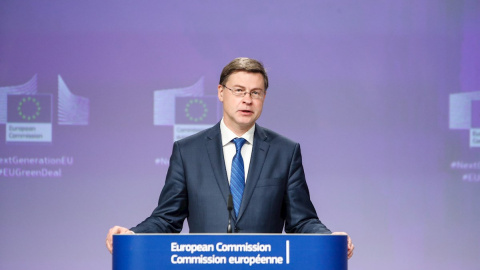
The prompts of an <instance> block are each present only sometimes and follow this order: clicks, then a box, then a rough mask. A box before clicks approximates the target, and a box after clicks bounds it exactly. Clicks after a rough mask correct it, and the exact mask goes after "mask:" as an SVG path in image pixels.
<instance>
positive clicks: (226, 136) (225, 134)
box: [220, 118, 255, 146]
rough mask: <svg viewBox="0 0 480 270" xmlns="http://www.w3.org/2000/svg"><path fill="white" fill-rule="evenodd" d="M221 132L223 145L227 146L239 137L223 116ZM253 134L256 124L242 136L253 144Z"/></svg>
mask: <svg viewBox="0 0 480 270" xmlns="http://www.w3.org/2000/svg"><path fill="white" fill-rule="evenodd" d="M220 133H221V134H222V146H225V145H227V144H228V143H229V142H231V141H232V140H233V139H235V138H238V136H237V135H236V134H235V133H234V132H233V131H231V130H230V129H229V128H228V127H227V126H226V125H225V123H224V122H223V118H222V121H220ZM253 134H255V125H253V126H252V127H251V128H250V129H249V130H248V131H247V132H245V133H244V134H243V135H242V136H241V138H244V139H245V140H247V143H249V144H251V145H253Z"/></svg>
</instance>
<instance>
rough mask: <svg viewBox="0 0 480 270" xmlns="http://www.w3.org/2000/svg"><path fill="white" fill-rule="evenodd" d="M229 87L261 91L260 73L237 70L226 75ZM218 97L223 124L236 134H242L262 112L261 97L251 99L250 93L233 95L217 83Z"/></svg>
mask: <svg viewBox="0 0 480 270" xmlns="http://www.w3.org/2000/svg"><path fill="white" fill-rule="evenodd" d="M225 86H227V87H228V88H230V89H244V90H245V91H247V92H251V91H263V92H264V93H265V94H266V92H265V89H264V87H265V86H264V81H263V76H262V74H260V73H252V72H245V71H237V72H234V73H232V74H230V76H229V77H228V80H227V82H226V83H225ZM218 99H219V100H220V101H221V102H222V103H223V121H224V122H225V125H226V126H227V127H228V128H229V129H231V130H232V131H233V132H234V133H235V134H237V135H238V136H241V135H243V134H244V133H245V132H246V131H248V130H249V129H250V128H251V127H252V126H253V125H254V124H255V121H257V119H258V118H259V117H260V114H262V109H263V101H264V100H265V95H264V97H263V98H262V99H252V97H251V96H250V94H246V95H245V96H235V95H234V94H233V93H232V91H230V90H229V89H227V88H225V87H223V86H222V85H218Z"/></svg>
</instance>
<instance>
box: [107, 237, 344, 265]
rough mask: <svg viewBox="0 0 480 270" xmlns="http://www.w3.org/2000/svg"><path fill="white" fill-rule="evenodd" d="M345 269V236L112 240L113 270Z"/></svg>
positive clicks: (132, 238)
mask: <svg viewBox="0 0 480 270" xmlns="http://www.w3.org/2000/svg"><path fill="white" fill-rule="evenodd" d="M131 269H135V270H153V269H155V270H156V269H178V270H181V269H250V270H254V269H265V270H267V269H272V270H273V269H275V270H279V269H280V270H281V269H306V270H308V269H315V270H347V269H348V264H347V236H345V235H321V234H135V235H122V234H120V235H114V236H113V270H131Z"/></svg>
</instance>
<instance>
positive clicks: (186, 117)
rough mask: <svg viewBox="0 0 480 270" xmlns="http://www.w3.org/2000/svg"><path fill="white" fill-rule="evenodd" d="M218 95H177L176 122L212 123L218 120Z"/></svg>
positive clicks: (191, 123)
mask: <svg viewBox="0 0 480 270" xmlns="http://www.w3.org/2000/svg"><path fill="white" fill-rule="evenodd" d="M217 100H218V99H217V97H216V96H210V97H208V96H207V97H206V96H203V97H177V98H176V99H175V124H177V125H178V124H189V125H210V124H215V123H216V122H217Z"/></svg>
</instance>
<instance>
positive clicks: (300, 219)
mask: <svg viewBox="0 0 480 270" xmlns="http://www.w3.org/2000/svg"><path fill="white" fill-rule="evenodd" d="M267 88H268V76H267V73H266V71H265V69H264V67H263V65H262V64H261V63H260V62H258V61H257V60H254V59H249V58H236V59H234V60H233V61H232V62H230V63H229V64H228V65H227V66H225V68H224V69H223V71H222V74H221V76H220V82H219V85H218V98H219V100H220V101H221V102H222V103H223V118H222V120H221V121H220V122H219V123H218V124H217V125H215V126H214V127H212V128H209V129H207V130H204V131H202V132H199V133H197V134H195V135H193V136H190V137H187V138H185V139H182V140H179V141H177V142H175V143H174V146H173V152H172V156H171V158H170V167H169V169H168V173H167V177H166V180H165V186H164V188H163V190H162V192H161V194H160V198H159V201H158V206H157V207H156V208H155V210H154V211H153V213H152V215H151V216H150V217H148V218H147V219H146V220H145V221H143V222H141V223H140V224H138V225H137V226H136V227H133V228H131V229H130V230H128V229H127V228H123V227H119V226H115V227H113V228H111V229H110V231H109V233H108V235H107V239H106V244H107V248H108V249H109V250H110V252H112V235H113V234H117V233H178V232H180V231H181V230H182V226H183V222H184V220H185V218H187V221H188V225H189V228H190V232H191V233H224V232H226V230H227V226H228V220H229V214H230V215H231V216H232V223H233V231H234V232H237V233H281V232H282V231H283V230H285V232H287V233H327V234H330V233H331V231H330V230H329V229H328V228H327V227H326V226H325V225H323V224H322V223H321V222H320V220H319V219H318V217H317V214H316V212H315V209H314V207H313V204H312V203H311V201H310V197H309V192H308V187H307V183H306V181H305V175H304V171H303V166H302V157H301V153H300V146H299V144H298V143H295V142H293V141H291V140H289V139H287V138H285V137H283V136H281V135H279V134H277V133H275V132H273V131H270V130H268V129H266V128H263V127H260V126H259V125H257V124H256V120H257V119H258V118H259V117H260V115H261V113H262V109H263V103H264V101H265V97H266V94H267V92H266V90H267ZM230 194H231V195H230ZM229 196H232V197H233V206H234V208H235V209H234V210H233V209H232V210H231V211H229V210H228V209H227V204H228V200H229ZM229 212H230V213H229ZM338 234H344V233H338ZM348 243H349V244H348V257H349V258H350V257H351V256H352V254H353V248H354V247H353V244H352V243H351V239H350V237H348Z"/></svg>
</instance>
